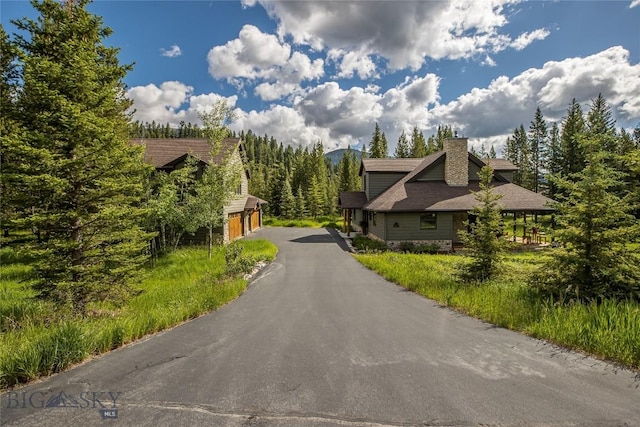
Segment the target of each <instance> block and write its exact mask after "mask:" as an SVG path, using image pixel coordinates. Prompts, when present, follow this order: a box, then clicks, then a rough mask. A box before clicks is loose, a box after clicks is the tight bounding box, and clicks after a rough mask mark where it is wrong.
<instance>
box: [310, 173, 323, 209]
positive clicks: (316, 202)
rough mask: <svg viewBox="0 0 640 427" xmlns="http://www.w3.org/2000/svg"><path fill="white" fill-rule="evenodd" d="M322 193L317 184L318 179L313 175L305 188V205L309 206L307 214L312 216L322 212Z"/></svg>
mask: <svg viewBox="0 0 640 427" xmlns="http://www.w3.org/2000/svg"><path fill="white" fill-rule="evenodd" d="M322 193H323V191H322V188H320V185H319V184H318V179H317V178H316V176H315V175H313V176H312V177H311V182H309V188H308V190H307V200H308V201H307V206H308V207H309V214H310V215H311V216H312V217H313V218H316V217H318V216H319V215H321V214H322V210H323V208H324V197H323V194H322Z"/></svg>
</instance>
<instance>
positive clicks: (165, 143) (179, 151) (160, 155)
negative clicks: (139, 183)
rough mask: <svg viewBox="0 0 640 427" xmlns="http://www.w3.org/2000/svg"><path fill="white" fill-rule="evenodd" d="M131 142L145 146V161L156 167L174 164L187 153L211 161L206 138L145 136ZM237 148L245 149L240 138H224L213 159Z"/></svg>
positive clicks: (222, 156)
mask: <svg viewBox="0 0 640 427" xmlns="http://www.w3.org/2000/svg"><path fill="white" fill-rule="evenodd" d="M131 143H132V144H137V145H143V146H144V147H145V151H144V161H145V162H147V163H149V164H152V165H153V166H155V167H156V169H162V168H164V167H169V166H172V165H173V164H174V163H175V161H176V160H178V159H184V158H186V155H191V156H193V157H195V158H196V159H198V160H200V161H202V162H205V163H209V162H211V146H210V145H209V142H208V141H207V139H206V138H145V139H134V140H131ZM236 148H239V149H240V151H243V147H242V144H241V143H240V138H225V139H223V140H222V143H221V145H220V151H219V152H218V154H217V155H216V156H215V157H214V159H213V161H214V162H215V163H219V162H220V161H221V160H222V159H224V158H226V157H227V155H228V154H229V153H231V152H232V151H233V150H235V149H236Z"/></svg>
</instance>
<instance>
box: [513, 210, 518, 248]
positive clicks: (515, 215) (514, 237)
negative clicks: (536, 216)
mask: <svg viewBox="0 0 640 427" xmlns="http://www.w3.org/2000/svg"><path fill="white" fill-rule="evenodd" d="M517 220H518V212H515V211H514V212H513V242H514V243H515V241H516V233H517V230H516V221H517Z"/></svg>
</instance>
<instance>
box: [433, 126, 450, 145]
mask: <svg viewBox="0 0 640 427" xmlns="http://www.w3.org/2000/svg"><path fill="white" fill-rule="evenodd" d="M447 138H453V129H452V128H451V126H449V125H446V126H440V125H439V126H438V131H437V132H436V144H437V145H438V150H437V151H439V150H442V148H443V147H444V140H445V139H447Z"/></svg>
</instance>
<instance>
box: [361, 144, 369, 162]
mask: <svg viewBox="0 0 640 427" xmlns="http://www.w3.org/2000/svg"><path fill="white" fill-rule="evenodd" d="M368 157H369V152H368V151H367V144H366V143H364V142H363V143H362V150H360V158H361V159H366V158H368Z"/></svg>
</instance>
